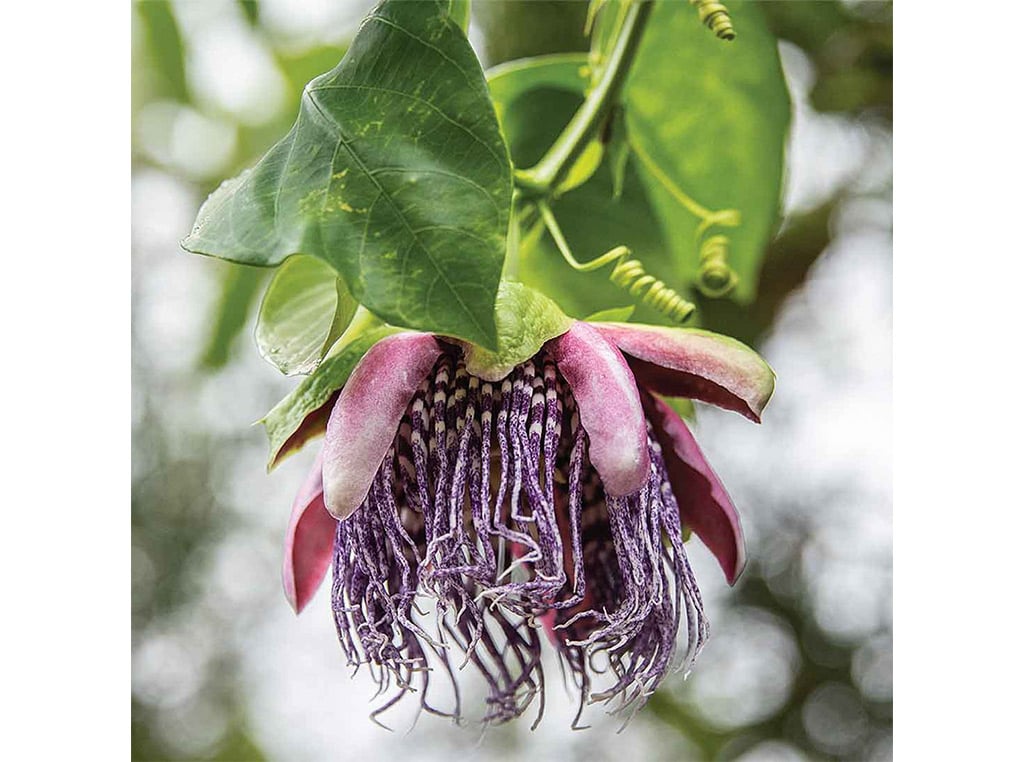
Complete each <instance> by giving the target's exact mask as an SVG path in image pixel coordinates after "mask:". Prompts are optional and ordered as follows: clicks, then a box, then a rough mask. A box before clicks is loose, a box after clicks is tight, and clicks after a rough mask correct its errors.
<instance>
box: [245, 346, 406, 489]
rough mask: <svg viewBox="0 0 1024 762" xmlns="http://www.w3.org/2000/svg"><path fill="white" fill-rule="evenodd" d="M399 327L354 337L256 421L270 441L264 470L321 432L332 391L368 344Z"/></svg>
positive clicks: (341, 384)
mask: <svg viewBox="0 0 1024 762" xmlns="http://www.w3.org/2000/svg"><path fill="white" fill-rule="evenodd" d="M399 330H400V329H398V328H393V327H391V326H380V327H377V328H373V329H371V330H369V331H367V332H365V333H361V334H359V335H358V336H356V337H354V338H353V339H352V340H351V341H349V342H348V343H347V344H346V345H345V346H344V347H343V348H340V349H339V350H338V351H336V352H334V353H333V354H332V355H331V356H330V357H328V358H327V359H325V360H324V361H323V362H322V363H320V365H319V366H318V367H317V369H316V370H315V371H313V373H312V374H311V375H309V376H306V377H305V378H304V379H302V382H301V383H300V384H299V385H298V386H296V387H295V389H293V390H292V392H291V393H290V394H289V395H288V396H287V397H285V398H284V399H283V400H281V401H280V402H278V403H277V405H275V406H274V409H273V410H271V411H270V412H269V413H267V414H266V416H264V418H263V420H262V421H260V423H262V424H263V426H264V428H265V429H266V431H267V437H268V439H269V440H270V461H269V462H268V463H267V469H268V470H269V469H271V468H273V467H274V466H276V465H277V464H278V463H280V462H281V461H282V460H283V459H284V458H285V457H287V456H288V455H290V454H291V453H293V452H295V451H296V450H298V449H299V448H301V447H302V445H304V444H305V443H306V442H308V441H309V440H310V439H312V438H313V437H316V436H319V435H320V434H322V433H323V431H324V428H325V427H326V426H327V418H328V416H329V415H330V409H329V405H328V403H329V402H330V401H331V398H332V397H333V396H334V393H335V392H337V391H338V390H339V389H341V387H343V386H344V385H345V382H346V381H348V377H349V376H350V375H351V374H352V371H353V370H354V369H355V367H356V365H357V364H358V363H359V361H360V360H361V359H362V358H363V355H365V354H366V352H367V351H368V350H369V349H370V347H372V346H373V345H374V344H376V343H377V342H378V341H380V340H381V339H383V338H384V337H385V336H390V335H391V334H393V333H398V332H399ZM333 351H334V350H332V352H333Z"/></svg>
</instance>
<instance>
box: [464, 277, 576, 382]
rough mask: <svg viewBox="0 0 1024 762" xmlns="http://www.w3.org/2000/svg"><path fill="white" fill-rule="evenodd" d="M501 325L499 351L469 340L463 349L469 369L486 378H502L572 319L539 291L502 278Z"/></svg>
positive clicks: (498, 320)
mask: <svg viewBox="0 0 1024 762" xmlns="http://www.w3.org/2000/svg"><path fill="white" fill-rule="evenodd" d="M494 318H495V322H496V323H497V325H498V351H497V352H491V351H490V350H488V349H485V348H483V347H481V346H478V345H475V344H470V343H468V342H463V341H459V342H457V343H458V344H459V345H460V346H461V347H462V350H463V355H464V357H465V360H466V371H467V372H469V373H470V374H472V375H474V376H479V377H480V378H482V379H484V380H485V381H500V380H501V379H503V378H504V377H505V376H507V375H508V374H509V373H511V372H512V369H513V368H514V367H515V366H517V365H519V364H520V363H523V362H526V361H527V360H529V359H530V358H531V357H533V356H534V355H535V354H537V352H539V351H540V348H541V347H542V346H544V343H545V342H547V341H549V340H550V339H553V338H555V337H556V336H561V335H562V334H563V333H565V332H566V331H568V330H569V328H570V327H571V326H572V323H573V321H572V318H570V317H568V316H567V315H566V314H565V313H564V312H562V311H561V310H560V309H559V308H558V306H557V305H556V304H555V303H554V302H553V301H551V300H550V299H548V298H547V297H546V296H544V295H543V294H542V293H540V292H539V291H534V290H533V289H532V288H530V287H529V286H525V285H523V284H522V283H514V282H511V281H502V283H501V285H500V286H499V287H498V300H497V305H496V309H495V313H494Z"/></svg>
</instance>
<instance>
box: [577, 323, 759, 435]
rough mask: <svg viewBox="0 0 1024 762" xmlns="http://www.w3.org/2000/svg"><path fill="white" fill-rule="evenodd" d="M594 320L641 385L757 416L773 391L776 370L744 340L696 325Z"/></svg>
mask: <svg viewBox="0 0 1024 762" xmlns="http://www.w3.org/2000/svg"><path fill="white" fill-rule="evenodd" d="M593 325H594V327H595V328H596V329H597V330H598V331H600V332H601V334H602V335H603V336H604V337H605V338H607V339H608V340H609V341H611V342H612V343H613V344H615V346H617V347H618V348H619V349H620V350H621V351H622V352H623V353H624V354H625V355H626V356H627V357H628V359H629V365H630V367H631V368H632V369H633V372H634V373H635V374H636V378H637V381H639V382H640V384H641V385H642V386H644V387H647V388H648V389H650V390H651V391H653V392H657V393H658V394H664V395H665V396H668V397H687V398H689V399H695V400H701V401H702V402H710V403H712V404H714V405H718V406H719V407H722V408H725V409H726V410H734V411H736V412H737V413H740V414H741V415H744V416H746V417H747V418H749V419H751V420H752V421H757V422H760V421H761V411H762V410H764V406H765V405H767V404H768V400H769V399H771V396H772V392H773V391H774V390H775V373H773V372H772V369H771V368H770V367H768V363H766V362H765V361H764V360H762V359H761V356H760V355H758V354H757V352H755V351H754V350H753V349H751V348H750V347H748V346H747V345H746V344H743V343H741V342H739V341H736V340H735V339H731V338H729V337H728V336H721V335H719V334H717V333H711V332H710V331H702V330H700V329H697V328H667V327H662V326H653V325H633V324H629V323H594V324H593Z"/></svg>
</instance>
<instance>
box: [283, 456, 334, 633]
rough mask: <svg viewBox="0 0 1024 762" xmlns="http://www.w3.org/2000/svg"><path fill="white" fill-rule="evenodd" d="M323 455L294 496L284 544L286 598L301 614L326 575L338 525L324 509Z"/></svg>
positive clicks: (318, 457) (317, 459) (318, 458)
mask: <svg viewBox="0 0 1024 762" xmlns="http://www.w3.org/2000/svg"><path fill="white" fill-rule="evenodd" d="M322 463H323V460H322V455H317V458H316V463H315V464H314V465H313V470H312V471H310V473H309V477H308V478H307V479H306V483H305V484H304V485H303V486H302V489H301V490H299V494H298V495H296V496H295V503H294V504H293V505H292V519H291V521H290V522H289V524H288V534H286V535H285V540H284V573H283V578H284V594H285V595H286V596H287V597H288V602H289V603H290V604H291V605H292V608H293V609H295V613H296V614H298V613H299V612H300V611H302V609H304V608H305V607H306V604H307V603H309V601H310V600H311V599H312V597H313V594H314V593H316V589H317V588H318V587H320V583H321V582H322V581H323V579H324V575H326V574H327V568H328V567H329V566H330V565H331V556H332V555H333V552H334V532H335V529H336V528H337V525H338V522H337V521H335V519H334V517H333V516H331V514H329V513H328V512H327V509H326V508H325V507H324V485H323V478H322V474H323V469H322V468H321V466H322Z"/></svg>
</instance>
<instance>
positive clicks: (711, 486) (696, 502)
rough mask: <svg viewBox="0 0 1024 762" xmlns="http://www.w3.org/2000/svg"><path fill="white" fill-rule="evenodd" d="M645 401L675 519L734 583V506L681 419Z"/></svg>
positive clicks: (742, 562) (738, 561)
mask: <svg viewBox="0 0 1024 762" xmlns="http://www.w3.org/2000/svg"><path fill="white" fill-rule="evenodd" d="M644 403H645V407H646V409H647V417H648V418H650V420H651V423H652V424H653V425H654V433H655V436H656V437H657V438H658V443H659V444H660V445H661V453H662V457H663V458H664V459H665V468H666V469H667V471H668V478H669V481H670V482H671V484H672V492H673V494H675V496H676V500H678V501H679V517H680V519H681V520H682V522H683V524H685V525H686V526H688V527H689V528H690V529H692V530H693V531H694V532H695V533H696V534H697V536H698V537H699V538H700V539H701V541H702V542H703V543H704V544H705V545H706V546H707V547H708V549H709V550H710V551H711V552H712V553H713V554H714V556H715V558H717V559H718V563H719V564H720V565H721V567H722V571H723V572H725V578H726V579H727V580H728V581H729V584H730V585H732V584H735V582H736V580H737V579H738V578H739V576H740V573H741V572H742V571H743V567H744V566H746V563H747V553H746V546H745V545H744V542H743V529H742V528H741V527H740V516H739V513H737V512H736V506H734V505H733V504H732V500H730V499H729V495H728V494H727V493H726V491H725V487H723V486H722V482H721V480H720V479H719V478H718V476H717V475H716V474H715V472H714V471H713V470H712V469H711V466H710V465H709V464H708V462H707V460H706V459H705V458H704V454H703V453H702V452H701V451H700V447H698V446H697V440H696V439H694V438H693V434H691V433H690V429H689V428H687V426H686V424H685V423H684V422H683V419H682V418H680V417H679V416H678V415H676V412H675V411H674V410H673V409H672V408H671V407H669V406H668V405H667V404H666V403H665V402H664V401H663V400H660V399H658V398H656V397H654V396H653V395H649V394H645V395H644Z"/></svg>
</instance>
